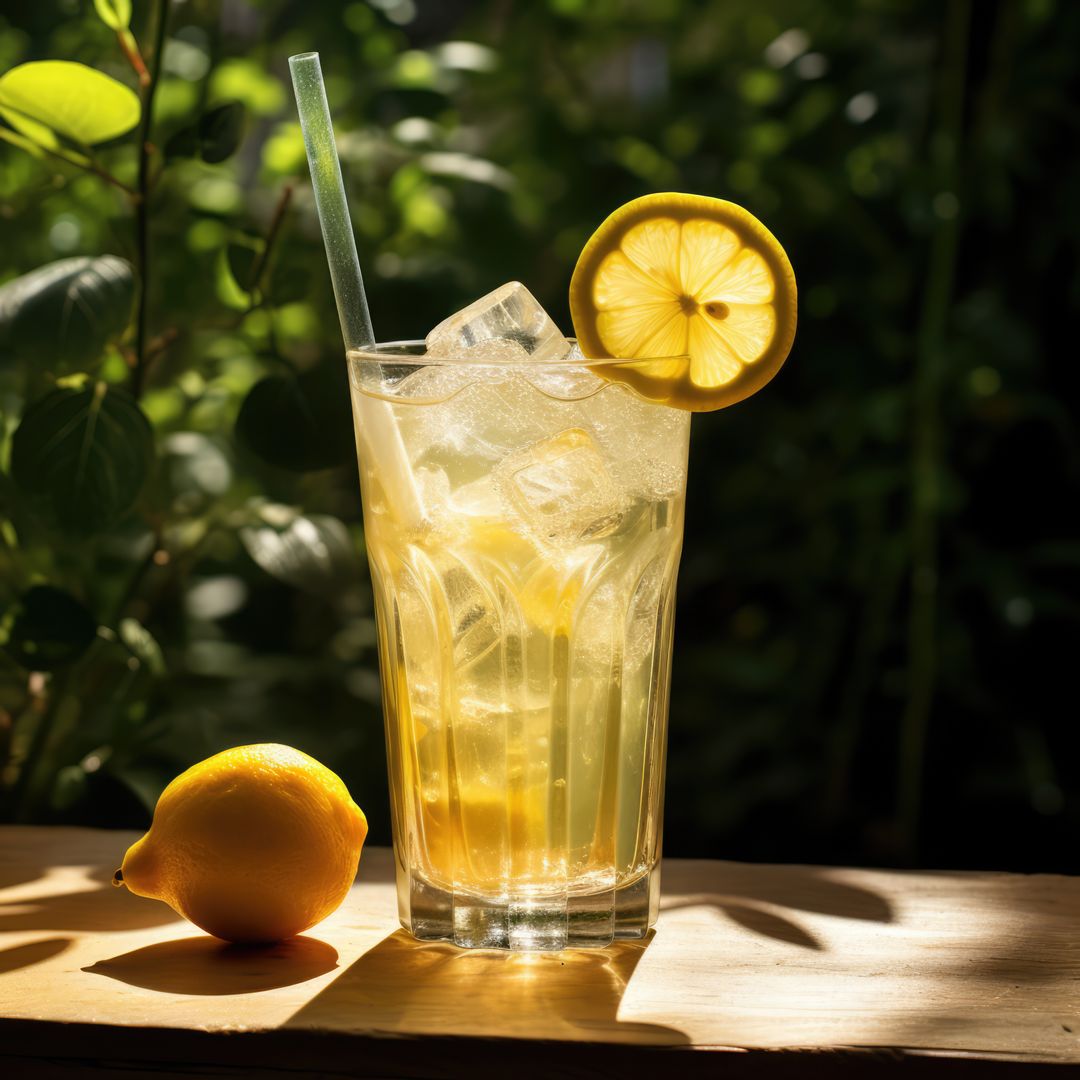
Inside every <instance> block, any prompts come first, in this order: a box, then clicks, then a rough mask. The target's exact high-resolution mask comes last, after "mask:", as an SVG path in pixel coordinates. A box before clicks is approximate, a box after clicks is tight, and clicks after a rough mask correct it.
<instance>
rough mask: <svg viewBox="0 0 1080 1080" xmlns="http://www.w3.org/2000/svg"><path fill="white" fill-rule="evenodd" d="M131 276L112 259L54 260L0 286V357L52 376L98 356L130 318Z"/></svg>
mask: <svg viewBox="0 0 1080 1080" xmlns="http://www.w3.org/2000/svg"><path fill="white" fill-rule="evenodd" d="M134 299H135V275H134V271H133V270H132V268H131V264H130V263H128V262H125V261H124V260H123V259H119V258H117V257H116V256H115V255H102V256H99V257H97V258H91V257H89V256H85V255H83V256H78V257H76V258H73V259H60V260H59V261H58V262H53V263H48V264H46V265H45V266H39V267H38V268H37V269H36V270H31V271H30V273H29V274H23V276H22V277H19V278H15V280H14V281H9V282H8V283H7V284H6V285H3V286H0V359H2V354H5V353H6V354H7V355H8V356H9V357H11V358H17V359H18V360H20V361H21V363H22V364H23V365H34V366H38V367H44V368H47V369H49V370H51V371H53V372H59V371H71V370H73V369H77V368H84V367H87V366H88V365H90V364H92V363H93V362H94V361H95V360H98V359H99V358H100V357H101V354H102V352H103V351H104V349H105V346H106V345H107V344H108V342H109V341H110V340H112V339H113V338H116V337H118V336H119V335H120V334H121V333H122V332H123V331H124V329H125V328H126V327H127V325H128V322H129V320H130V318H131V307H132V303H133V302H134Z"/></svg>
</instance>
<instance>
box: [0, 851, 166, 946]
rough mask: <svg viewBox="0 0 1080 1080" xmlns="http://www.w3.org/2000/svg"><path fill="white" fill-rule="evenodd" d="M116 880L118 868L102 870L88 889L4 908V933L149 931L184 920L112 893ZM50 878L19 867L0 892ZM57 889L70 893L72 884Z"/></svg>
mask: <svg viewBox="0 0 1080 1080" xmlns="http://www.w3.org/2000/svg"><path fill="white" fill-rule="evenodd" d="M112 875H113V867H111V866H109V867H105V866H98V867H95V868H94V869H93V870H92V871H90V872H89V873H88V874H87V877H86V881H85V885H86V887H85V888H80V889H75V890H69V891H67V892H56V893H47V892H45V893H41V894H39V895H36V896H33V897H31V898H29V899H26V900H9V901H7V902H0V932H4V931H14V930H55V931H60V932H63V931H65V930H75V931H91V932H93V931H100V930H146V929H149V928H150V927H151V926H164V925H165V924H166V923H171V922H177V921H178V920H179V918H180V916H179V915H177V914H176V912H175V911H173V910H172V908H170V907H169V906H168V904H163V903H161V902H160V901H157V900H147V899H146V898H145V897H135V896H132V895H131V894H130V893H128V892H127V890H126V889H115V888H113V886H112V884H111V881H112ZM46 877H47V871H46V870H45V869H44V868H40V867H33V868H31V867H17V868H13V869H12V870H11V871H10V873H9V876H6V877H5V876H4V874H3V873H0V888H7V887H9V886H13V885H23V884H29V883H31V882H34V881H37V880H41V879H44V878H46ZM57 887H58V888H60V887H64V888H66V887H67V884H66V883H59V882H58V883H57Z"/></svg>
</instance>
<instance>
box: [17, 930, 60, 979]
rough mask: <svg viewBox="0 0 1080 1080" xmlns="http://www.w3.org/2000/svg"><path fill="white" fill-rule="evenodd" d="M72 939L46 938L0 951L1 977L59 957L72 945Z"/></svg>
mask: <svg viewBox="0 0 1080 1080" xmlns="http://www.w3.org/2000/svg"><path fill="white" fill-rule="evenodd" d="M71 940H72V939H71V938H66V937H62V938H44V939H42V940H41V941H29V942H27V943H26V944H24V945H12V946H10V947H9V948H6V949H0V975H6V974H7V973H8V972H9V971H18V970H19V969H20V968H24V967H30V966H31V965H32V964H40V963H41V962H42V961H43V960H51V959H52V958H53V957H54V956H59V955H60V953H62V952H63V951H64V950H65V949H66V948H67V947H68V946H69V945H70V944H71Z"/></svg>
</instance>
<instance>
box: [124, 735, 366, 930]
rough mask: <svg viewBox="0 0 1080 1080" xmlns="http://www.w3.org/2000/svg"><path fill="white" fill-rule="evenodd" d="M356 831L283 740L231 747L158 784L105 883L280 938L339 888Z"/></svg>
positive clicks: (335, 787)
mask: <svg viewBox="0 0 1080 1080" xmlns="http://www.w3.org/2000/svg"><path fill="white" fill-rule="evenodd" d="M367 831H368V826H367V819H366V818H365V817H364V813H363V811H362V810H361V809H360V808H359V807H358V806H357V805H356V803H354V802H353V801H352V799H351V798H350V797H349V792H348V789H347V788H346V787H345V785H344V784H343V783H342V781H341V779H340V778H339V777H338V776H337V775H336V774H335V773H333V772H331V771H330V770H329V769H328V768H326V766H325V765H321V764H320V763H319V762H317V761H316V760H315V759H314V758H311V757H308V755H307V754H304V753H301V752H300V751H299V750H294V749H293V748H292V747H291V746H281V745H279V744H277V743H261V744H257V745H254V746H237V747H234V748H233V749H232V750H225V751H223V752H222V753H220V754H215V755H214V756H213V757H209V758H207V759H206V760H205V761H200V762H199V764H198V765H193V766H192V767H191V768H190V769H188V770H187V772H185V773H181V774H180V776H178V777H177V778H176V779H175V780H174V781H173V782H172V783H171V784H169V786H168V787H167V788H166V789H165V790H164V791H163V792H162V793H161V798H160V799H159V800H158V804H157V807H156V808H155V810H154V819H153V822H152V824H151V826H150V831H149V832H148V833H147V834H146V835H145V836H144V837H143V838H142V839H141V840H138V841H137V842H136V843H134V844H132V846H131V847H130V848H129V849H128V851H127V854H126V855H125V856H124V862H123V865H122V866H121V867H120V869H119V870H117V872H116V875H115V877H114V878H113V884H114V885H125V886H127V888H128V889H129V890H130V891H131V892H133V893H135V894H136V895H137V896H149V897H152V898H154V899H156V900H164V901H165V903H166V904H168V905H169V906H170V907H172V908H173V909H174V910H175V911H177V912H178V913H179V914H181V915H183V916H184V918H185V919H189V920H190V921H191V922H193V923H194V924H195V925H196V926H198V927H201V928H202V929H203V930H205V931H207V933H210V934H213V935H214V936H215V937H219V938H224V939H225V940H226V941H237V942H264V941H281V940H283V939H284V938H288V937H292V936H293V935H294V934H299V933H301V932H302V931H304V930H306V929H307V928H308V927H309V926H314V925H315V923H317V922H320V921H321V920H322V919H325V918H326V916H327V915H329V914H330V913H331V912H332V911H334V910H335V909H336V908H337V907H338V906H339V905H340V904H341V902H342V900H344V899H345V894H346V893H347V892H348V891H349V887H350V886H351V885H352V881H353V877H354V875H355V874H356V866H357V863H358V861H359V859H360V851H361V849H362V848H363V846H364V839H365V837H366V836H367Z"/></svg>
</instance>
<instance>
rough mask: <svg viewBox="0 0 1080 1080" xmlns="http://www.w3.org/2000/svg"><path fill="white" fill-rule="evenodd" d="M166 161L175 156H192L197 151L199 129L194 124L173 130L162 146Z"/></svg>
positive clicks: (194, 155)
mask: <svg viewBox="0 0 1080 1080" xmlns="http://www.w3.org/2000/svg"><path fill="white" fill-rule="evenodd" d="M163 153H164V154H165V160H166V161H175V160H176V159H177V158H193V157H196V156H197V155H198V153H199V129H198V126H197V125H195V124H189V125H188V126H187V127H182V128H180V129H179V131H174V132H173V133H172V134H171V135H170V136H169V137H168V138H167V139H166V140H165V146H164V148H163Z"/></svg>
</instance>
